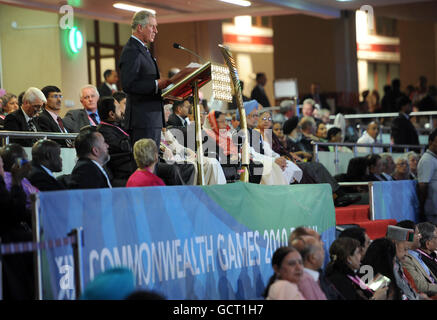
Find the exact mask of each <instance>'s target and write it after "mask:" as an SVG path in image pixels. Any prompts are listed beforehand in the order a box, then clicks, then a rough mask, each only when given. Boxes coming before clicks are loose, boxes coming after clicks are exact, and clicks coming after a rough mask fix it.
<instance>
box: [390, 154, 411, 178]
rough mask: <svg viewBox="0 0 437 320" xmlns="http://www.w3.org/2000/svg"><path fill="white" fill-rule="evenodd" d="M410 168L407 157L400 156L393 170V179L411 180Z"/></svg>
mask: <svg viewBox="0 0 437 320" xmlns="http://www.w3.org/2000/svg"><path fill="white" fill-rule="evenodd" d="M409 177H410V169H409V166H408V161H407V159H405V158H403V157H399V158H397V159H396V169H395V171H394V172H393V175H392V178H393V180H409Z"/></svg>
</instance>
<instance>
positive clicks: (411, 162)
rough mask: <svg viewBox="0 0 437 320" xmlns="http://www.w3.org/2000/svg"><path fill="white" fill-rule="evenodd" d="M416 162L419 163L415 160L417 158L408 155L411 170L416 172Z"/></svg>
mask: <svg viewBox="0 0 437 320" xmlns="http://www.w3.org/2000/svg"><path fill="white" fill-rule="evenodd" d="M418 163H419V161H418V160H417V158H416V157H415V156H410V158H409V160H408V164H409V166H410V170H411V171H414V172H416V170H417V164H418Z"/></svg>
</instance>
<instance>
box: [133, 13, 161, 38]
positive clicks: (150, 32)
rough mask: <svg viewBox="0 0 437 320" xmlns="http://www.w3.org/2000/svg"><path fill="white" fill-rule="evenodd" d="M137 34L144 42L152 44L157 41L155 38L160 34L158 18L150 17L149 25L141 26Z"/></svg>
mask: <svg viewBox="0 0 437 320" xmlns="http://www.w3.org/2000/svg"><path fill="white" fill-rule="evenodd" d="M137 32H138V33H139V35H140V37H141V38H142V39H141V40H143V42H145V43H151V42H153V41H155V36H156V35H157V33H158V23H157V22H156V18H154V17H149V23H148V24H147V25H145V26H142V25H139V26H138V27H137Z"/></svg>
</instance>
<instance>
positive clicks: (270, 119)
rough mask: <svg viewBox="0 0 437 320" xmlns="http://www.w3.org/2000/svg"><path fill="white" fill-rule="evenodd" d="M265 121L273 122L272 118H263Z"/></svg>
mask: <svg viewBox="0 0 437 320" xmlns="http://www.w3.org/2000/svg"><path fill="white" fill-rule="evenodd" d="M262 119H263V120H264V121H266V120H268V121H272V118H267V117H264V118H262Z"/></svg>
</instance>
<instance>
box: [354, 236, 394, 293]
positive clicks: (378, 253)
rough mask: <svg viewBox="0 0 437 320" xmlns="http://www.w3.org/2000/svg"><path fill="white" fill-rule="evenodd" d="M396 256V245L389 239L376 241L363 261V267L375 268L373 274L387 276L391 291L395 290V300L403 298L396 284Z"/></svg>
mask: <svg viewBox="0 0 437 320" xmlns="http://www.w3.org/2000/svg"><path fill="white" fill-rule="evenodd" d="M395 256H396V245H395V244H394V243H393V241H391V240H389V239H387V238H379V239H376V240H374V241H373V242H372V243H371V244H370V246H369V248H368V249H367V251H366V254H365V256H364V258H363V260H362V265H369V266H371V267H372V268H373V274H374V275H375V276H376V275H377V274H378V273H380V274H382V275H384V276H386V277H387V278H389V279H390V280H391V282H390V290H394V294H395V296H394V299H395V300H399V299H400V298H401V290H400V289H399V287H398V286H397V284H396V278H395V275H394V263H393V260H394V257H395Z"/></svg>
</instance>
